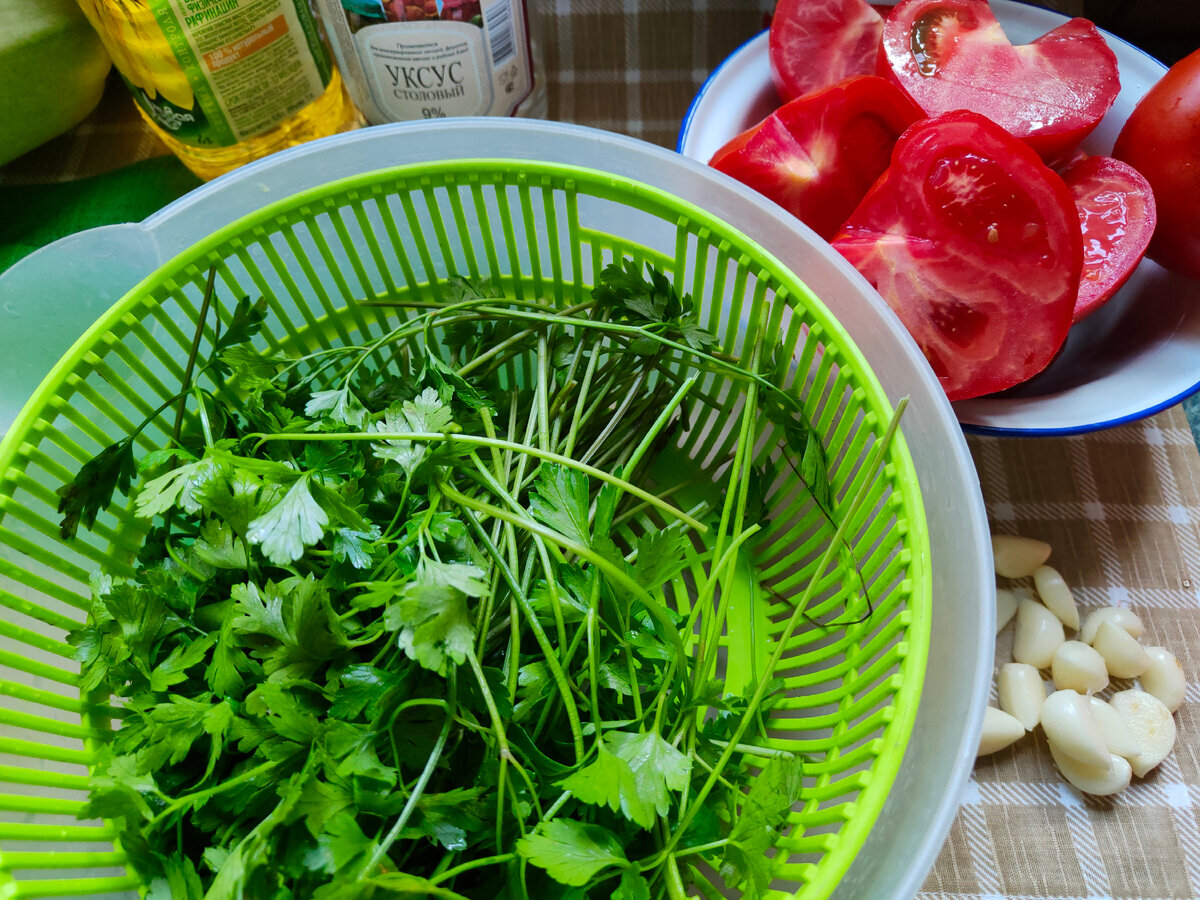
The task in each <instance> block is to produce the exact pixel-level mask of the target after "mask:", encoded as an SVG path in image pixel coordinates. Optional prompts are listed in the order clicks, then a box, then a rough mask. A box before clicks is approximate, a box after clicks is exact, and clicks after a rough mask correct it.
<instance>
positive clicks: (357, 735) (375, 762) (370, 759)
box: [325, 720, 396, 787]
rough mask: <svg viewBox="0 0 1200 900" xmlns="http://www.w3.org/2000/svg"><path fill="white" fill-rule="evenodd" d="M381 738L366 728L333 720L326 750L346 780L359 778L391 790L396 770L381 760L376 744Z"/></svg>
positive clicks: (330, 724)
mask: <svg viewBox="0 0 1200 900" xmlns="http://www.w3.org/2000/svg"><path fill="white" fill-rule="evenodd" d="M378 739H379V735H378V734H377V733H376V732H375V731H374V730H373V729H371V728H369V727H368V726H366V725H357V724H355V723H353V722H345V721H340V720H333V721H331V722H330V723H329V727H328V729H327V731H326V735H325V748H326V750H327V751H328V753H329V758H330V760H331V761H332V762H333V763H335V764H336V767H337V774H338V775H339V776H341V777H343V778H349V777H351V776H355V775H359V776H363V777H365V778H369V779H371V780H372V781H375V782H379V783H381V785H384V786H387V787H391V786H392V785H394V784H395V783H396V770H395V769H394V768H392V767H391V766H386V765H384V764H383V762H382V761H381V760H380V759H379V754H378V751H377V750H376V742H377V741H378Z"/></svg>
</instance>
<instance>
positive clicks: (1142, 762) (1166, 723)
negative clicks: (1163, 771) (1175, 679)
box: [1108, 688, 1175, 778]
mask: <svg viewBox="0 0 1200 900" xmlns="http://www.w3.org/2000/svg"><path fill="white" fill-rule="evenodd" d="M1108 702H1109V705H1111V706H1112V708H1113V709H1115V710H1116V711H1117V713H1118V714H1119V715H1120V716H1121V718H1122V719H1124V720H1125V724H1126V725H1128V726H1129V732H1130V734H1132V735H1133V738H1134V740H1135V741H1137V743H1138V748H1139V752H1138V754H1137V755H1136V756H1131V757H1130V758H1129V764H1130V765H1131V766H1133V774H1134V775H1136V776H1137V777H1138V778H1141V777H1143V776H1144V775H1145V774H1146V773H1147V772H1149V771H1150V770H1151V769H1153V768H1154V767H1155V766H1157V765H1158V764H1159V763H1160V762H1162V761H1163V760H1164V759H1166V758H1167V754H1168V753H1170V752H1171V748H1172V747H1174V746H1175V720H1174V719H1173V718H1172V717H1171V711H1170V710H1169V709H1167V707H1166V704H1165V703H1163V702H1162V701H1161V700H1159V699H1158V698H1157V697H1155V696H1154V695H1153V694H1147V693H1146V692H1145V691H1139V690H1137V689H1136V688H1135V689H1133V690H1129V691H1118V692H1117V693H1115V694H1113V695H1112V698H1111V699H1110V700H1109V701H1108Z"/></svg>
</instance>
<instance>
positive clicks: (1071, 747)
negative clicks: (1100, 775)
mask: <svg viewBox="0 0 1200 900" xmlns="http://www.w3.org/2000/svg"><path fill="white" fill-rule="evenodd" d="M1042 730H1043V731H1045V732H1046V740H1048V741H1049V742H1050V744H1051V745H1052V746H1053V745H1057V746H1058V749H1059V750H1061V751H1062V752H1063V753H1064V754H1066V755H1067V756H1069V757H1071V759H1074V760H1076V761H1077V762H1081V763H1084V764H1085V765H1089V766H1095V767H1097V768H1100V769H1103V768H1106V767H1107V766H1108V758H1109V756H1111V755H1112V754H1111V753H1109V750H1108V744H1106V743H1105V742H1104V734H1103V733H1102V732H1101V731H1100V726H1099V725H1098V724H1096V720H1095V719H1094V718H1093V717H1092V710H1091V707H1090V706H1089V704H1088V701H1087V698H1086V697H1084V696H1083V695H1082V694H1079V693H1076V692H1075V691H1055V692H1054V693H1053V694H1051V695H1050V696H1049V697H1047V698H1046V702H1045V703H1043V704H1042Z"/></svg>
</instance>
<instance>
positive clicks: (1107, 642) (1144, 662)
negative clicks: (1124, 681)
mask: <svg viewBox="0 0 1200 900" xmlns="http://www.w3.org/2000/svg"><path fill="white" fill-rule="evenodd" d="M1092 646H1093V647H1095V648H1096V652H1097V653H1099V654H1100V655H1101V656H1103V657H1104V665H1105V666H1106V667H1107V668H1108V674H1109V675H1112V676H1113V677H1114V678H1136V677H1137V676H1138V675H1141V674H1142V673H1143V672H1145V671H1146V667H1147V666H1149V665H1150V656H1149V655H1148V654H1147V653H1146V648H1145V647H1143V646H1142V645H1141V644H1139V643H1138V640H1137V638H1135V637H1134V636H1133V635H1132V634H1130V633H1129V632H1128V631H1126V630H1125V629H1124V628H1122V627H1121V626H1120V625H1117V624H1116V623H1115V622H1113V621H1112V620H1111V619H1107V620H1105V621H1103V622H1101V623H1100V627H1099V628H1097V629H1096V639H1095V640H1094V641H1092Z"/></svg>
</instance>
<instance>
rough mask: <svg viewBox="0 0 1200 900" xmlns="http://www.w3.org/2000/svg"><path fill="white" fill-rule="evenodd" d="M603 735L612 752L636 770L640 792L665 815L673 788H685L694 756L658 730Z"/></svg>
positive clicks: (616, 732) (615, 732) (635, 780)
mask: <svg viewBox="0 0 1200 900" xmlns="http://www.w3.org/2000/svg"><path fill="white" fill-rule="evenodd" d="M604 737H605V740H606V741H607V742H608V743H609V745H610V746H611V747H612V750H613V754H614V755H615V756H616V757H617V758H618V759H621V760H624V761H625V763H627V764H628V766H629V768H630V770H631V771H632V772H633V777H634V782H635V783H636V784H637V792H638V796H639V797H641V798H642V799H643V800H645V801H646V802H648V803H649V804H651V805H653V807H654V808H655V810H657V811H658V814H659V815H660V816H665V815H666V814H667V812H668V811H669V810H670V807H671V792H672V791H676V792H678V791H682V790H684V788H686V787H687V785H688V776H689V775H690V774H691V771H692V761H691V759H689V758H688V757H687V756H686V755H685V754H684V753H681V752H680V751H679V750H677V749H676V748H675V747H672V746H671V745H670V744H669V743H667V742H666V741H665V740H664V739H663V737H662V735H660V734H659V733H658V732H656V731H646V732H643V733H641V734H630V733H629V732H625V731H609V732H607V733H606V734H605V736H604Z"/></svg>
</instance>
